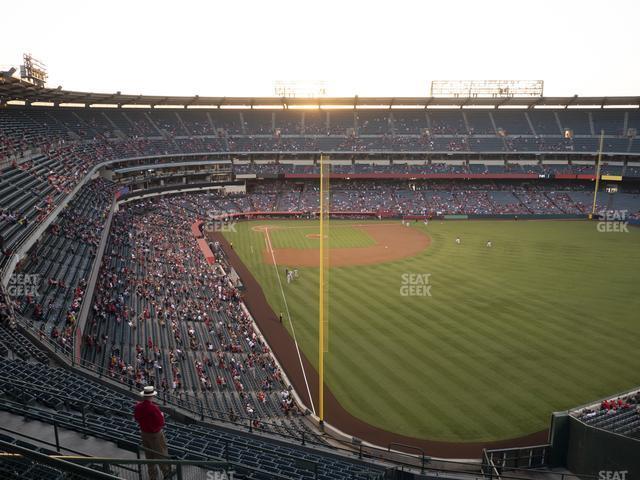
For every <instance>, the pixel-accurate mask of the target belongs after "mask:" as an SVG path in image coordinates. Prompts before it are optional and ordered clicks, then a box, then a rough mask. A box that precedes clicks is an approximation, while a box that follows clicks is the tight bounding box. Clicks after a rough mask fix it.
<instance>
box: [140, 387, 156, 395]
mask: <svg viewBox="0 0 640 480" xmlns="http://www.w3.org/2000/svg"><path fill="white" fill-rule="evenodd" d="M156 395H158V392H156V389H155V388H154V387H153V385H147V386H146V387H144V390H143V391H141V392H140V396H141V397H145V398H149V397H155V396H156Z"/></svg>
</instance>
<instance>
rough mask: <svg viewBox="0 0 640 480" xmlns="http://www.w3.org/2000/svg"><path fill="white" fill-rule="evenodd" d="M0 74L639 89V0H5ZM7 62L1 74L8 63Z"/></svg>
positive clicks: (258, 91)
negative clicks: (22, 70)
mask: <svg viewBox="0 0 640 480" xmlns="http://www.w3.org/2000/svg"><path fill="white" fill-rule="evenodd" d="M0 17H1V18H3V20H4V21H3V22H2V40H0V69H5V68H6V67H7V66H16V67H17V66H19V65H20V63H21V62H22V53H23V52H31V53H32V54H33V55H34V56H35V57H36V58H38V59H39V60H42V61H43V62H44V63H45V64H46V65H47V67H48V69H49V83H48V86H50V87H56V86H58V85H62V86H63V88H65V89H69V90H84V91H87V90H92V91H97V92H115V91H118V90H119V91H121V92H122V93H131V94H140V93H144V94H159V95H195V94H199V95H201V96H204V95H213V96H271V95H273V91H274V90H273V84H274V81H275V80H298V79H305V80H326V81H327V87H328V92H327V93H328V94H329V95H331V96H343V95H344V96H352V95H355V94H358V95H360V96H426V95H428V92H429V82H430V81H431V80H433V79H446V80H449V79H541V80H544V81H545V95H562V96H565V95H573V94H579V95H581V96H585V95H608V96H614V95H640V61H639V60H640V54H639V52H638V37H637V32H638V19H639V18H640V1H639V0H608V1H606V2H601V1H594V0H582V1H580V0H562V1H558V0H538V1H536V2H533V1H524V0H499V1H494V0H485V1H478V0H476V1H471V0H469V1H462V0H435V1H434V0H421V1H420V0H417V1H408V0H387V1H377V0H369V1H366V0H365V1H360V0H340V1H334V0H322V1H312V0H297V1H295V0H292V1H278V0H272V1H264V0H258V1H249V0H235V1H234V0H232V1H221V0H219V1H215V0H201V1H195V0H180V1H177V2H176V1H164V0H154V1H147V0H128V1H121V0H109V1H99V0H83V1H70V0H58V1H51V0H48V1H41V0H29V1H14V2H3V4H2V7H1V13H0ZM2 67H5V68H2Z"/></svg>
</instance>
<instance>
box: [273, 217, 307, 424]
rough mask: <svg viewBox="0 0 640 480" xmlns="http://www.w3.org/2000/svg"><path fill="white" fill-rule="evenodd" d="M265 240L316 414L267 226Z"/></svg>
mask: <svg viewBox="0 0 640 480" xmlns="http://www.w3.org/2000/svg"><path fill="white" fill-rule="evenodd" d="M264 234H265V240H266V242H267V248H268V249H269V251H270V252H271V258H272V260H273V268H274V269H275V271H276V277H277V278H278V284H279V285H280V292H281V293H282V299H283V300H284V308H285V310H286V312H287V318H288V319H289V325H290V326H291V334H292V335H293V343H295V345H296V352H298V360H299V361H300V368H301V369H302V376H303V377H304V384H305V386H306V387H307V394H308V395H309V401H310V402H311V410H313V414H314V415H315V414H316V407H315V406H314V405H313V397H312V396H311V390H310V389H309V382H308V381H307V373H306V372H305V371H304V365H303V363H302V355H300V347H298V340H297V339H296V331H295V329H294V328H293V322H292V321H291V314H290V313H289V305H288V304H287V297H286V296H285V294H284V288H283V287H282V280H281V279H280V273H279V272H278V264H277V263H276V256H275V254H274V253H273V247H272V246H271V238H270V237H269V227H266V228H265V229H264Z"/></svg>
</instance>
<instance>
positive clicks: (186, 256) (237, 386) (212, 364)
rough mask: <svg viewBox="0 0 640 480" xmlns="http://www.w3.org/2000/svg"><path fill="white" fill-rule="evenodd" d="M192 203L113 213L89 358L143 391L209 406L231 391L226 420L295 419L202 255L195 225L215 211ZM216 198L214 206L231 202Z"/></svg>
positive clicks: (222, 278) (239, 311)
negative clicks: (149, 388) (194, 398)
mask: <svg viewBox="0 0 640 480" xmlns="http://www.w3.org/2000/svg"><path fill="white" fill-rule="evenodd" d="M195 198H197V201H192V200H191V197H189V199H182V200H178V199H160V200H155V201H148V202H140V203H137V204H135V205H134V206H130V207H127V208H125V209H123V210H121V211H120V212H118V213H117V214H116V216H115V218H114V223H113V227H112V230H111V233H110V237H109V244H108V246H107V251H106V252H105V258H104V260H103V266H102V269H101V270H100V274H99V279H98V282H97V286H96V296H95V299H94V304H93V312H92V315H91V319H90V323H89V326H88V329H87V330H86V332H85V339H84V348H83V357H84V358H85V359H87V360H90V361H92V362H97V363H98V364H101V363H104V365H103V366H104V367H105V368H106V370H107V372H108V375H109V376H110V377H112V378H114V379H117V380H119V381H122V382H124V383H128V384H130V385H135V386H136V387H137V388H142V387H144V386H145V385H150V384H152V385H155V386H156V387H157V388H158V389H160V391H161V392H163V393H166V394H169V395H176V396H180V397H181V396H182V395H183V393H190V394H192V395H203V396H204V397H206V398H207V399H209V400H210V401H214V397H213V396H211V394H212V392H214V391H215V392H218V393H220V392H230V393H231V394H233V395H234V396H235V397H236V399H237V400H238V401H237V402H236V403H235V404H233V406H232V407H231V410H230V412H229V415H230V416H232V415H241V416H248V417H250V418H253V419H254V422H259V421H260V419H261V418H264V417H265V416H271V415H287V414H290V413H295V412H296V411H297V407H295V404H294V403H292V402H291V401H290V399H289V395H288V393H286V394H284V393H283V392H286V391H287V387H286V386H285V384H284V382H283V381H282V377H281V372H280V370H279V368H278V366H277V365H276V363H275V361H274V359H273V357H272V356H271V354H270V351H269V348H268V347H267V345H266V344H265V343H264V341H263V339H262V338H261V336H260V335H259V334H258V332H256V330H255V329H254V327H253V323H252V320H251V318H250V317H249V315H248V312H247V311H246V309H244V308H243V305H242V303H241V296H240V292H239V291H238V289H237V288H236V287H235V286H234V285H233V284H232V283H231V281H230V279H229V277H228V275H227V274H226V273H225V272H224V271H223V270H221V269H219V268H214V267H213V266H211V265H209V264H208V263H207V262H206V261H205V259H204V256H203V255H202V252H200V251H199V250H198V247H197V243H196V241H195V238H194V237H193V234H192V232H191V223H192V222H193V221H195V218H196V217H201V218H203V217H205V216H206V215H207V214H208V213H209V212H210V208H211V207H212V205H211V204H210V203H208V197H207V196H195ZM217 200H218V201H219V203H217V204H216V205H215V206H214V208H219V206H220V204H225V199H223V198H217ZM240 406H241V407H240ZM240 408H242V410H243V411H240Z"/></svg>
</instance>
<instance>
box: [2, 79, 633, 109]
mask: <svg viewBox="0 0 640 480" xmlns="http://www.w3.org/2000/svg"><path fill="white" fill-rule="evenodd" d="M4 73H5V74H3V72H0V105H5V104H7V103H9V102H12V103H13V102H16V103H22V102H24V104H25V105H33V104H45V105H46V104H52V105H54V106H59V105H79V106H85V107H90V106H91V107H100V106H113V105H115V106H118V107H122V106H132V107H136V106H138V107H175V108H190V107H191V108H194V107H201V108H206V107H209V108H225V107H231V108H232V107H236V108H256V107H272V108H289V107H294V108H295V107H322V108H332V107H352V108H357V107H364V108H367V107H369V108H372V107H379V108H403V107H406V108H438V107H440V108H446V107H449V108H465V107H485V108H517V107H519V108H537V107H557V108H571V107H598V108H605V107H622V106H630V107H638V108H640V96H637V97H579V96H577V95H575V96H573V97H500V98H486V97H475V98H474V97H469V98H467V97H457V98H453V97H358V96H356V97H322V98H280V97H201V96H198V95H195V96H193V97H184V96H182V97H168V96H155V95H125V94H122V93H120V92H116V93H93V92H74V91H69V90H63V89H62V88H61V87H58V88H39V87H36V86H34V85H32V84H30V83H28V82H25V81H22V80H20V79H18V78H15V77H13V76H11V75H7V74H6V72H4Z"/></svg>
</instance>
